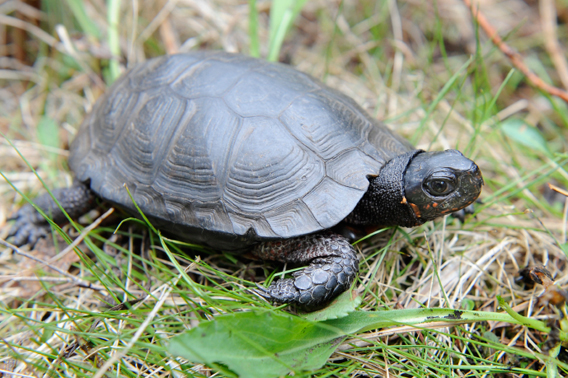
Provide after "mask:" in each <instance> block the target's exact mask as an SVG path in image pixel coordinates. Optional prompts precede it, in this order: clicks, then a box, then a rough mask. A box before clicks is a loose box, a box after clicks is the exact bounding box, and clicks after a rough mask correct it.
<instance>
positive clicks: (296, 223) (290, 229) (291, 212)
mask: <svg viewBox="0 0 568 378" xmlns="http://www.w3.org/2000/svg"><path fill="white" fill-rule="evenodd" d="M264 217H265V218H266V221H267V222H268V223H269V224H270V227H271V228H272V229H273V230H274V232H275V233H276V234H277V235H300V234H303V233H305V234H309V233H312V232H316V231H318V230H320V229H321V225H320V224H319V222H318V220H317V219H316V218H315V217H314V215H313V214H312V211H311V210H310V208H309V207H308V205H306V203H305V202H304V201H302V200H301V199H298V200H295V201H291V202H288V203H286V204H284V205H282V206H280V207H278V208H276V209H274V210H271V211H268V212H266V213H264Z"/></svg>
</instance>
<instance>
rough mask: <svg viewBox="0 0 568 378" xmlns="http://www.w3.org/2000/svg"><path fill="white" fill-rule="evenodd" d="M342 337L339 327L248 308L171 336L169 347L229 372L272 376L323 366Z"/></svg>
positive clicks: (188, 357)
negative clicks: (253, 310) (338, 339)
mask: <svg viewBox="0 0 568 378" xmlns="http://www.w3.org/2000/svg"><path fill="white" fill-rule="evenodd" d="M341 336H342V332H341V331H340V330H338V329H333V328H331V327H327V326H325V325H324V324H322V323H316V322H311V321H308V320H305V319H302V318H300V317H297V316H292V315H287V314H282V313H276V312H269V311H266V312H243V313H236V314H231V315H222V316H218V317H217V318H215V319H214V320H212V321H209V322H203V323H201V324H200V325H199V326H198V327H196V328H193V329H191V330H189V331H187V332H185V333H184V334H182V335H179V336H176V337H174V338H173V339H171V340H170V343H169V346H168V350H169V351H170V353H172V354H173V355H176V356H180V357H183V358H185V359H187V360H189V361H192V362H199V363H203V364H207V365H209V366H212V367H214V368H217V369H218V370H220V371H223V372H225V373H229V372H230V371H232V372H234V373H236V374H238V375H239V376H241V377H251V378H255V377H258V378H269V377H278V376H281V375H285V374H287V373H288V372H290V371H294V372H300V371H302V370H313V369H316V368H318V367H320V366H322V365H323V364H325V362H326V361H327V359H328V358H329V356H330V355H331V353H333V351H334V350H335V346H336V345H337V342H334V340H335V339H337V338H338V337H341ZM223 365H225V366H227V367H228V369H230V370H229V371H227V368H226V367H225V366H223Z"/></svg>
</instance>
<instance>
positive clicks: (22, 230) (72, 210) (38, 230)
mask: <svg viewBox="0 0 568 378" xmlns="http://www.w3.org/2000/svg"><path fill="white" fill-rule="evenodd" d="M52 194H53V197H54V198H55V200H54V198H52V197H51V196H50V195H49V194H48V193H45V194H42V195H41V196H39V197H38V198H37V199H36V200H35V201H34V202H35V204H36V206H37V207H39V208H40V209H41V210H42V211H43V212H44V213H45V214H46V215H47V216H49V217H51V219H52V220H53V221H54V222H55V223H57V224H63V223H65V222H66V221H67V216H66V215H65V213H67V214H68V215H69V216H70V217H71V218H76V217H78V216H80V215H82V214H84V213H85V212H86V211H87V210H88V209H89V208H91V207H92V203H93V195H92V193H91V191H90V190H89V188H88V187H87V186H86V185H85V184H82V183H78V182H76V183H74V185H73V186H71V187H70V188H61V189H55V190H53V191H52ZM62 209H63V210H62ZM8 220H12V221H15V222H14V224H13V225H12V228H11V229H10V232H9V233H8V236H9V239H10V241H11V242H12V243H13V244H15V245H16V246H18V247H20V246H22V245H24V244H30V246H31V247H32V248H33V247H34V245H35V244H36V243H37V241H38V240H39V239H41V238H43V237H46V236H47V235H49V234H50V225H49V222H48V221H47V220H46V219H45V218H44V217H43V215H41V214H40V213H39V212H38V211H37V210H36V209H35V208H34V207H33V206H32V205H30V204H26V205H24V206H22V208H21V209H20V210H18V211H17V212H16V213H15V214H14V215H13V216H12V217H10V218H9V219H8Z"/></svg>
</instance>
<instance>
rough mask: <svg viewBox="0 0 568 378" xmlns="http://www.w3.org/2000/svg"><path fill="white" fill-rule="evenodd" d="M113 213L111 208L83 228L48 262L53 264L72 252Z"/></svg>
mask: <svg viewBox="0 0 568 378" xmlns="http://www.w3.org/2000/svg"><path fill="white" fill-rule="evenodd" d="M113 212H114V207H111V208H110V209H108V211H107V212H106V213H104V214H103V215H101V216H100V217H98V218H97V219H96V220H95V221H94V222H93V223H91V224H90V225H88V226H87V227H85V228H84V229H83V231H81V234H80V235H79V236H78V237H77V238H76V239H75V240H74V241H73V243H71V244H69V245H68V246H67V247H66V248H65V249H64V250H63V251H61V252H60V253H58V254H57V255H56V256H53V257H52V258H51V259H49V262H50V263H53V262H55V261H57V260H59V259H61V258H62V257H63V256H65V255H66V254H67V253H69V252H70V251H72V250H74V249H75V247H77V246H78V245H79V243H81V241H83V239H85V237H86V236H87V235H88V234H89V232H91V231H92V230H93V229H95V228H97V227H98V226H99V224H101V222H102V221H103V220H105V219H106V218H108V216H109V215H111V214H112V213H113Z"/></svg>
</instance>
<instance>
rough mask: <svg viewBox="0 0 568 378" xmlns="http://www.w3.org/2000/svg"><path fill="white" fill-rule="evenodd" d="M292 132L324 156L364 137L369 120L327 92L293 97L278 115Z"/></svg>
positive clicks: (335, 153) (368, 126) (328, 155)
mask: <svg viewBox="0 0 568 378" xmlns="http://www.w3.org/2000/svg"><path fill="white" fill-rule="evenodd" d="M280 120H281V121H282V123H283V124H284V125H286V127H287V128H288V130H289V131H290V133H291V134H292V135H294V137H296V138H297V139H298V140H299V141H300V142H301V143H302V144H304V145H305V146H306V147H307V148H309V149H310V150H312V151H314V152H315V153H316V154H318V156H321V157H322V158H323V159H330V158H332V157H334V156H336V155H338V154H340V153H342V152H343V151H345V150H347V149H350V148H352V147H353V146H358V145H361V144H362V143H363V141H365V139H366V136H367V134H368V132H369V129H370V128H371V124H370V122H368V121H367V120H366V119H365V118H361V117H358V115H357V114H355V113H354V112H353V111H352V110H351V109H350V108H349V107H346V106H344V105H342V104H341V103H340V102H338V101H333V100H330V99H329V98H327V97H326V93H325V92H323V91H319V92H317V93H308V94H306V95H304V96H302V97H300V98H298V99H296V100H295V101H294V102H293V103H292V104H291V105H290V106H289V107H288V108H287V109H286V110H285V111H284V112H283V114H282V115H281V116H280Z"/></svg>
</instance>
